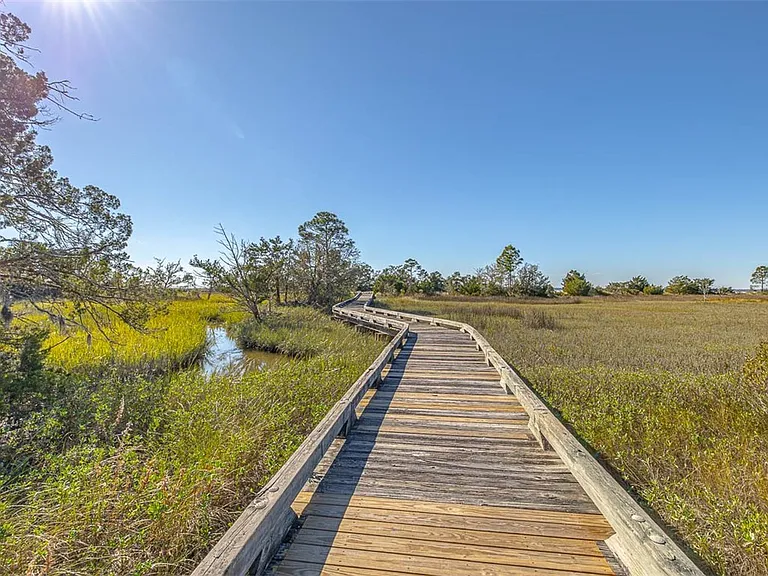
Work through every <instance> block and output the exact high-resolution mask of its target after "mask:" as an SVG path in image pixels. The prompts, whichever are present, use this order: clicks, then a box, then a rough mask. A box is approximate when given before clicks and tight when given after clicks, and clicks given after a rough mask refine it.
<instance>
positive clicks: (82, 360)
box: [46, 296, 245, 374]
mask: <svg viewBox="0 0 768 576" xmlns="http://www.w3.org/2000/svg"><path fill="white" fill-rule="evenodd" d="M244 317H245V315H244V313H243V312H241V311H240V310H239V309H238V308H237V306H236V305H235V304H234V303H233V302H232V301H231V300H230V299H228V298H225V297H223V296H213V297H212V298H211V299H210V300H203V299H189V300H175V301H173V302H170V303H169V304H168V305H167V307H166V308H165V309H164V310H163V311H162V312H161V313H160V314H158V315H156V316H155V317H153V318H152V319H150V321H149V322H148V323H147V326H146V330H143V331H137V330H134V329H133V328H131V327H129V326H127V325H126V324H124V323H121V322H118V321H117V320H115V321H114V322H113V323H112V324H111V325H108V326H106V327H105V329H104V333H103V334H102V333H101V332H100V331H98V330H97V329H96V328H95V327H92V330H91V342H90V344H89V342H88V333H87V332H86V331H84V330H74V329H73V330H69V331H67V332H65V333H60V332H59V331H58V330H56V328H55V327H53V326H50V335H49V337H48V340H47V341H46V346H47V347H49V348H50V351H49V353H48V359H49V361H50V362H51V363H52V364H54V365H55V366H58V367H60V368H63V369H64V370H67V371H70V372H80V373H93V372H94V371H100V372H114V371H116V370H119V371H121V372H124V373H126V374H136V373H140V374H157V373H165V372H169V371H172V370H177V369H180V368H187V367H189V366H192V365H193V364H195V363H197V362H199V361H200V360H201V359H202V358H203V356H204V355H205V351H206V348H207V346H208V341H207V327H208V325H209V324H211V323H213V322H235V321H238V320H242V319H243V318H244Z"/></svg>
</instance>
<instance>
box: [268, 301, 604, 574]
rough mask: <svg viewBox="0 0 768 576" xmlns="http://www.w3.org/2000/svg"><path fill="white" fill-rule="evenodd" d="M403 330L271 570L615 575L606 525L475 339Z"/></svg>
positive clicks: (323, 465)
mask: <svg viewBox="0 0 768 576" xmlns="http://www.w3.org/2000/svg"><path fill="white" fill-rule="evenodd" d="M353 306H354V305H353ZM360 308H361V309H362V307H360ZM410 332H411V336H410V338H409V340H408V342H407V343H406V344H405V345H404V346H403V348H402V349H401V350H400V352H399V354H398V355H397V357H396V358H395V359H394V360H393V362H392V363H391V364H390V366H388V367H387V369H386V370H384V371H383V372H382V381H381V382H380V384H379V386H378V388H377V389H376V390H370V391H369V392H368V393H367V394H366V395H365V397H364V398H363V400H362V401H361V402H360V404H359V405H358V407H357V415H358V421H357V423H356V424H355V426H354V427H353V428H352V430H351V431H350V432H349V434H348V435H347V437H346V440H345V441H343V443H342V442H339V443H338V444H337V445H335V446H334V447H333V449H331V450H329V452H328V453H327V454H326V456H325V457H324V458H323V460H322V461H321V462H320V464H319V465H318V466H317V468H316V469H315V472H314V474H313V477H312V479H311V480H310V481H309V482H308V483H307V486H306V487H305V489H304V491H303V492H301V493H300V494H299V496H298V497H297V498H296V500H295V502H294V504H293V508H294V510H295V511H296V513H297V514H298V515H299V526H300V527H299V529H298V531H296V532H295V533H294V535H293V537H292V539H291V541H290V542H288V543H287V544H286V545H285V546H284V549H283V551H282V552H281V553H280V554H279V555H278V556H277V557H276V558H275V561H274V562H273V563H272V566H271V567H270V573H272V574H275V575H278V574H280V575H288V574H291V575H314V574H317V575H320V574H335V575H342V576H343V575H352V574H355V575H361V576H366V575H368V576H386V575H392V576H394V575H395V574H421V575H438V574H439V575H440V576H443V575H445V574H456V575H464V574H467V575H468V574H473V575H474V574H487V575H496V574H498V575H510V574H514V575H528V574H531V575H534V574H535V575H539V576H540V575H554V574H557V575H558V576H563V575H566V574H614V570H613V569H612V567H611V563H610V562H609V561H608V559H607V558H606V557H605V556H604V554H603V550H605V546H603V545H602V542H603V541H604V540H606V539H607V538H609V537H610V536H611V535H612V534H613V530H612V529H611V527H610V525H609V524H608V523H607V522H606V520H605V519H604V518H603V517H602V515H601V514H600V513H599V512H598V510H597V508H596V507H595V506H594V504H593V503H592V501H591V500H590V498H589V497H588V496H587V495H586V493H585V492H584V490H583V489H582V488H581V486H580V485H579V484H578V482H576V480H575V478H574V477H573V476H572V474H571V473H570V472H569V471H568V468H567V467H566V466H565V465H564V464H563V462H562V461H561V460H560V459H559V458H558V457H557V455H555V454H553V453H552V452H545V451H544V450H542V449H541V447H540V446H539V444H538V443H537V441H536V440H535V438H534V436H533V435H532V434H531V431H530V430H529V428H528V413H527V412H526V410H525V409H524V408H523V406H522V405H521V404H520V402H519V401H518V400H517V399H516V398H515V397H514V396H512V395H508V394H506V392H505V390H504V389H503V388H502V386H501V385H500V377H499V373H498V372H497V371H496V370H495V369H494V368H492V367H489V366H488V365H487V362H486V358H485V356H484V354H483V353H482V352H479V351H478V350H477V347H476V345H475V343H474V342H473V340H472V339H471V338H470V337H469V336H468V335H466V334H462V333H460V332H457V331H456V330H450V329H447V328H441V327H438V326H431V325H429V324H423V323H418V324H412V325H411V328H410Z"/></svg>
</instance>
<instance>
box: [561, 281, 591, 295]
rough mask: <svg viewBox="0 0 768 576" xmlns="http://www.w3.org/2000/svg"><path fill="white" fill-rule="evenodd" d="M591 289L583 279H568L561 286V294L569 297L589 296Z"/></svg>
mask: <svg viewBox="0 0 768 576" xmlns="http://www.w3.org/2000/svg"><path fill="white" fill-rule="evenodd" d="M591 289H592V286H590V284H589V282H587V281H586V280H585V279H584V278H577V277H572V278H568V279H567V280H566V281H565V283H564V284H563V292H565V293H566V294H568V295H569V296H589V292H590V290H591Z"/></svg>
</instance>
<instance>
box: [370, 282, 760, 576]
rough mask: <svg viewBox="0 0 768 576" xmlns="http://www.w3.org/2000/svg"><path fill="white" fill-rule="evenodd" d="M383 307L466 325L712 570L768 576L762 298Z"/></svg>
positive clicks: (428, 302) (731, 575)
mask: <svg viewBox="0 0 768 576" xmlns="http://www.w3.org/2000/svg"><path fill="white" fill-rule="evenodd" d="M382 302H383V304H384V305H386V306H388V307H390V308H392V309H398V310H403V311H411V312H414V313H422V314H432V315H438V316H442V317H445V318H450V319H453V320H460V321H463V322H467V323H469V324H472V325H473V326H475V327H476V328H477V329H479V330H480V331H482V332H483V333H484V334H485V335H486V337H487V338H488V340H489V341H490V342H491V344H492V345H493V346H494V347H495V348H496V349H497V350H498V351H499V353H501V354H502V355H503V356H504V357H505V358H506V359H507V360H508V361H509V362H510V364H511V365H513V366H515V367H516V368H518V369H519V370H520V372H521V373H522V374H523V375H524V376H525V377H526V378H527V379H528V380H529V381H530V382H531V384H532V385H533V386H534V387H535V388H536V390H538V392H539V393H540V394H542V396H543V397H544V398H545V399H546V400H547V401H548V402H549V403H550V404H551V405H552V406H553V407H554V408H556V409H557V410H559V411H560V412H561V414H562V415H563V417H564V418H565V419H566V420H567V421H568V422H570V423H571V424H572V426H573V428H574V429H575V431H576V432H577V433H578V434H579V435H580V436H581V437H582V438H584V439H585V440H586V441H587V442H589V443H590V444H591V445H592V447H594V449H595V450H596V451H598V452H599V453H600V454H602V455H603V456H604V457H605V458H606V459H607V461H608V462H610V464H611V465H613V467H614V468H615V469H616V470H617V471H619V473H620V474H621V475H622V476H623V477H624V478H626V479H627V480H628V482H629V483H630V484H631V485H632V486H634V487H635V489H636V490H637V492H638V493H639V494H640V496H642V497H643V498H644V499H645V500H646V501H647V502H648V503H649V504H651V506H653V508H654V509H655V510H657V511H658V513H659V514H660V515H661V516H662V518H663V519H664V520H665V521H666V522H668V523H669V524H670V525H671V526H672V527H674V529H675V530H677V531H678V533H679V534H680V535H681V536H682V537H683V538H684V539H685V540H686V542H688V543H689V544H690V546H691V547H692V548H693V549H695V550H696V551H697V552H698V553H699V554H700V555H701V556H702V557H703V559H704V560H705V561H706V562H707V563H709V564H710V565H711V567H712V568H713V569H714V571H716V572H717V573H718V574H721V575H723V576H725V575H727V576H747V575H749V576H757V575H766V574H768V458H767V457H766V454H768V345H765V344H763V345H762V346H760V342H761V341H763V340H768V300H760V299H752V300H746V299H739V298H733V299H726V298H711V299H709V300H708V301H706V302H704V301H703V300H702V299H700V298H699V299H696V300H686V299H678V298H664V297H659V298H658V299H645V298H639V299H612V298H606V299H584V300H582V301H581V302H579V301H570V302H567V303H552V302H550V303H532V302H530V301H529V302H516V301H513V300H496V301H493V300H484V301H474V302H473V301H466V300H464V301H460V300H456V299H450V298H421V299H414V298H385V299H383V301H382ZM756 351H757V352H756ZM745 361H746V362H745Z"/></svg>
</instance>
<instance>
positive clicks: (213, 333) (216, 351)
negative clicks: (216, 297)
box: [203, 326, 286, 374]
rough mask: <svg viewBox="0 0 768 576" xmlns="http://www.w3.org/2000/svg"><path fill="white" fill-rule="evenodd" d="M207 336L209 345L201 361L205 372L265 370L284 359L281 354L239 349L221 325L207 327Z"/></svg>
mask: <svg viewBox="0 0 768 576" xmlns="http://www.w3.org/2000/svg"><path fill="white" fill-rule="evenodd" d="M208 337H209V338H210V341H211V345H210V348H209V349H208V353H207V354H206V357H205V360H204V361H203V370H204V371H205V373H206V374H213V373H214V372H232V371H235V372H251V371H254V370H265V369H266V368H269V367H271V366H274V365H275V364H278V363H280V362H285V361H286V357H285V356H284V355H282V354H273V353H272V352H262V351H260V350H243V349H241V348H240V347H239V346H238V345H237V342H235V340H233V339H232V338H230V337H229V335H228V334H227V331H226V329H225V328H222V327H213V326H211V327H209V328H208Z"/></svg>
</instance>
